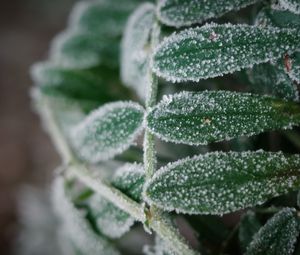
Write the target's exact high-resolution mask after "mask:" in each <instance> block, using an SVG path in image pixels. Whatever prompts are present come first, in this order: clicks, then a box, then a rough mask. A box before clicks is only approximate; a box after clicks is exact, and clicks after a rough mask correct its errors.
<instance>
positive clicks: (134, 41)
mask: <svg viewBox="0 0 300 255" xmlns="http://www.w3.org/2000/svg"><path fill="white" fill-rule="evenodd" d="M154 10H155V8H154V5H153V4H151V3H144V4H142V5H141V6H140V7H139V8H137V9H136V10H135V12H134V13H133V14H132V15H131V16H130V18H129V21H128V23H127V26H126V29H125V32H124V36H123V41H122V49H121V77H122V80H123V82H124V84H126V85H127V86H128V87H130V88H133V89H134V90H135V91H136V92H137V94H138V95H139V96H140V97H141V98H143V99H144V98H145V91H146V88H147V84H148V83H149V82H150V81H149V78H150V77H149V75H148V69H149V68H148V67H149V53H150V52H149V50H150V47H149V40H150V34H151V29H152V26H153V23H154V18H155V16H154Z"/></svg>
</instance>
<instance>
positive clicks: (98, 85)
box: [31, 62, 117, 103]
mask: <svg viewBox="0 0 300 255" xmlns="http://www.w3.org/2000/svg"><path fill="white" fill-rule="evenodd" d="M104 72H105V73H106V76H107V74H111V75H112V74H114V72H113V71H112V70H109V69H107V68H104V67H101V70H97V71H93V70H72V69H64V68H61V67H58V66H55V65H53V64H52V63H47V62H46V63H38V64H35V65H34V66H33V68H32V72H31V73H32V79H33V80H34V82H35V83H36V84H37V85H39V86H40V88H41V90H42V91H43V92H44V93H45V94H47V95H53V96H57V95H61V96H64V97H67V98H71V99H75V100H90V101H94V102H101V103H105V102H108V101H112V100H113V99H114V97H113V94H112V93H111V89H110V86H111V87H112V86H114V85H115V84H116V83H117V82H116V81H115V79H107V78H106V77H105V74H104ZM114 75H115V74H114Z"/></svg>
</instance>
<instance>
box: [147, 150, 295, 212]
mask: <svg viewBox="0 0 300 255" xmlns="http://www.w3.org/2000/svg"><path fill="white" fill-rule="evenodd" d="M299 169H300V156H299V155H289V154H283V153H281V152H278V153H272V152H264V151H256V152H229V153H224V152H213V153H208V154H205V155H199V156H195V157H193V158H186V159H183V160H179V161H177V162H174V163H171V164H168V165H167V166H165V167H163V168H161V169H159V170H158V171H157V172H156V173H155V174H154V176H153V177H152V178H151V179H150V180H149V181H148V182H147V183H146V185H145V190H144V196H145V199H146V201H147V202H148V203H150V204H155V205H156V206H158V207H160V208H162V209H164V210H168V211H171V210H175V211H176V212H178V213H189V214H224V213H229V212H233V211H236V210H239V209H243V208H246V207H250V206H255V205H259V204H262V203H264V202H265V201H267V200H268V199H270V198H272V197H275V196H278V195H281V194H284V193H287V192H289V191H291V190H295V189H297V188H299V186H300V178H299V176H300V170H299Z"/></svg>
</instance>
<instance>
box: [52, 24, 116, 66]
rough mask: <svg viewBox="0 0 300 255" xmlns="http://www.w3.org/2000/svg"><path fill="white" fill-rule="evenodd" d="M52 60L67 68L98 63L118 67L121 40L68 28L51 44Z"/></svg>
mask: <svg viewBox="0 0 300 255" xmlns="http://www.w3.org/2000/svg"><path fill="white" fill-rule="evenodd" d="M50 57H51V60H52V61H53V62H54V63H55V64H57V65H59V66H62V67H65V68H79V69H83V68H90V67H93V66H96V65H100V64H102V65H105V66H108V67H117V66H118V58H119V42H118V41H117V40H115V39H111V38H109V37H103V36H102V35H99V34H95V33H89V32H86V31H74V30H67V31H65V32H62V33H61V34H59V35H58V36H57V37H56V38H55V39H54V41H53V42H52V45H51V51H50Z"/></svg>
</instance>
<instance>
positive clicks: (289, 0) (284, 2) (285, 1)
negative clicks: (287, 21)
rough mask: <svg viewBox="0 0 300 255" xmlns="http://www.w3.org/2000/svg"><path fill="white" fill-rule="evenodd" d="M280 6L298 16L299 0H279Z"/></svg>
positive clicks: (299, 12)
mask: <svg viewBox="0 0 300 255" xmlns="http://www.w3.org/2000/svg"><path fill="white" fill-rule="evenodd" d="M279 3H280V5H281V6H282V7H283V8H285V9H287V10H289V11H291V12H293V13H296V14H300V2H299V0H279Z"/></svg>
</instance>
